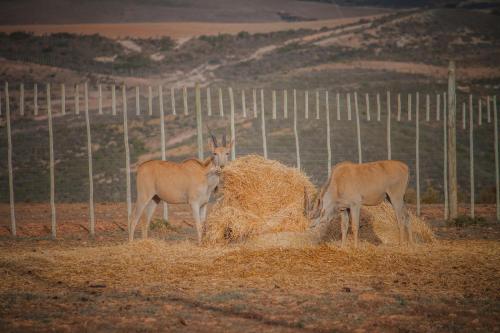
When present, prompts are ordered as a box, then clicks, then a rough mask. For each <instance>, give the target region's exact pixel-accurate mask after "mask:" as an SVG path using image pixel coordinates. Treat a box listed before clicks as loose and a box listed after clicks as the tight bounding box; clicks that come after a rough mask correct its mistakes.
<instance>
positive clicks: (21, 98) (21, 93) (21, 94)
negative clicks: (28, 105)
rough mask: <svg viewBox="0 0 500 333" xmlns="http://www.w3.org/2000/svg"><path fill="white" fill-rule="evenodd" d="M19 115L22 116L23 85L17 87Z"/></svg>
mask: <svg viewBox="0 0 500 333" xmlns="http://www.w3.org/2000/svg"><path fill="white" fill-rule="evenodd" d="M19 113H20V114H21V116H24V83H21V84H20V85H19Z"/></svg>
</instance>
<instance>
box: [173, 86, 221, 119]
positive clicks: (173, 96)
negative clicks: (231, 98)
mask: <svg viewBox="0 0 500 333" xmlns="http://www.w3.org/2000/svg"><path fill="white" fill-rule="evenodd" d="M170 101H171V102H172V114H173V115H175V114H176V112H175V88H174V87H172V88H170ZM210 110H212V109H210Z"/></svg>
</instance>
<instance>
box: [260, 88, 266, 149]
mask: <svg viewBox="0 0 500 333" xmlns="http://www.w3.org/2000/svg"><path fill="white" fill-rule="evenodd" d="M260 108H261V110H260V113H261V120H262V123H261V130H262V149H263V151H264V158H265V159H267V139H266V117H265V114H264V89H261V90H260Z"/></svg>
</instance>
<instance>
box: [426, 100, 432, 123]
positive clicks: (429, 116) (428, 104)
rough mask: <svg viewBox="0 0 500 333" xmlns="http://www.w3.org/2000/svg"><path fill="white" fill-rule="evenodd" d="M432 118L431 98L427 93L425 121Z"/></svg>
mask: <svg viewBox="0 0 500 333" xmlns="http://www.w3.org/2000/svg"><path fill="white" fill-rule="evenodd" d="M430 120H431V98H430V96H429V94H427V95H425V121H430Z"/></svg>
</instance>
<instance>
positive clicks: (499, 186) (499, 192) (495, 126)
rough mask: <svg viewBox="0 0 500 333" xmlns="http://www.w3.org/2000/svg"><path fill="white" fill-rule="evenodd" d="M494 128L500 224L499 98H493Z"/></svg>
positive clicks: (498, 219) (498, 220)
mask: <svg viewBox="0 0 500 333" xmlns="http://www.w3.org/2000/svg"><path fill="white" fill-rule="evenodd" d="M493 121H494V122H495V124H494V126H493V130H494V131H495V134H494V138H493V139H494V140H495V144H494V148H495V182H496V199H497V222H500V174H499V156H498V110H497V97H496V96H493Z"/></svg>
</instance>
